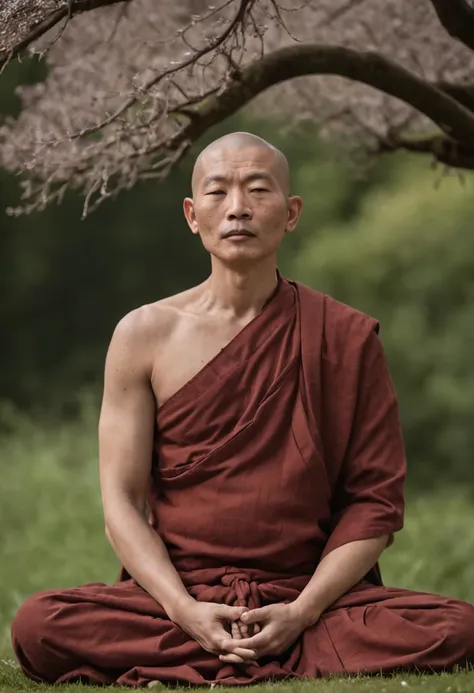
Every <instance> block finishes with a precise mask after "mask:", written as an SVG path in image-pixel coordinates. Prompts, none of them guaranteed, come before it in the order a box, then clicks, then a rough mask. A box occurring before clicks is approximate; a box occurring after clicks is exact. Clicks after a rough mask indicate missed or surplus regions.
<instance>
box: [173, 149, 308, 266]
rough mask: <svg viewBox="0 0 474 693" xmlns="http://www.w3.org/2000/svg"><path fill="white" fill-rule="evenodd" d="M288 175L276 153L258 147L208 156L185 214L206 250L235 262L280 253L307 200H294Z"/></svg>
mask: <svg viewBox="0 0 474 693" xmlns="http://www.w3.org/2000/svg"><path fill="white" fill-rule="evenodd" d="M288 185H289V183H288V176H287V172H286V170H285V169H284V167H283V166H282V163H281V161H280V160H279V159H278V157H277V156H276V155H275V153H274V152H273V151H272V150H270V149H266V148H262V147H258V146H252V145H249V146H245V147H243V146H240V147H237V146H228V145H227V146H226V145H223V146H219V147H214V148H212V149H211V150H210V151H208V152H205V153H204V155H203V156H202V159H201V160H200V161H198V163H197V165H196V170H195V173H194V176H193V199H190V198H187V199H186V200H185V201H184V212H185V215H186V219H187V221H188V224H189V226H190V228H191V230H192V232H193V233H195V234H199V235H200V236H201V239H202V242H203V244H204V247H205V248H206V250H208V251H209V253H211V254H212V255H213V256H214V257H217V258H218V259H220V260H222V261H223V262H226V263H231V264H235V263H238V264H242V263H244V264H245V263H248V262H252V263H253V262H255V261H259V260H262V259H264V258H266V257H268V256H271V255H274V254H275V252H276V249H277V248H278V246H279V245H280V243H281V240H282V238H283V236H284V235H285V233H289V232H291V231H293V230H294V228H295V226H296V224H297V221H298V218H299V215H300V212H301V206H302V202H301V198H299V197H288Z"/></svg>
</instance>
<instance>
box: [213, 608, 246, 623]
mask: <svg viewBox="0 0 474 693" xmlns="http://www.w3.org/2000/svg"><path fill="white" fill-rule="evenodd" d="M218 606H219V608H218V610H217V613H218V615H219V616H220V617H221V618H227V619H229V621H237V620H238V619H239V618H241V616H242V615H243V614H244V613H245V612H247V611H248V607H246V606H228V605H227V604H219V605H218Z"/></svg>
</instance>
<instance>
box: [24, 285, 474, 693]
mask: <svg viewBox="0 0 474 693" xmlns="http://www.w3.org/2000/svg"><path fill="white" fill-rule="evenodd" d="M377 332H378V324H377V322H376V321H375V320H373V319H371V318H369V317H367V316H366V315H363V314H362V313H360V312H358V311H355V310H353V309H352V308H349V307H348V306H345V305H343V304H341V303H339V302H337V301H335V300H333V299H331V298H329V297H328V296H325V295H323V294H321V293H318V292H316V291H313V290H311V289H309V288H307V287H305V286H302V285H300V284H298V283H294V282H290V281H288V280H286V279H283V278H281V277H280V279H279V285H278V289H277V291H276V293H275V295H274V296H273V297H272V299H271V300H270V301H269V302H268V304H267V305H266V307H265V308H264V309H263V311H262V312H261V313H260V314H259V315H258V316H257V317H256V318H255V319H254V320H253V321H252V322H251V323H249V324H248V325H247V326H246V327H245V328H244V329H243V330H242V331H241V332H240V333H239V334H238V335H237V336H236V337H235V338H234V339H233V340H232V341H231V342H230V343H229V344H228V345H227V346H226V347H225V348H224V349H223V350H222V351H221V352H220V353H219V354H218V355H217V356H216V357H215V358H214V359H212V361H211V362H210V363H208V364H207V365H206V366H205V367H204V368H203V369H202V370H201V371H200V372H199V373H197V375H196V376H195V377H194V378H192V380H191V381H189V382H188V383H187V384H186V385H184V387H182V388H181V389H180V390H179V391H178V392H177V393H176V394H175V395H174V396H173V397H171V399H169V400H168V401H167V402H166V403H165V404H164V405H163V406H162V407H160V409H159V410H158V414H157V428H156V430H157V434H156V446H155V456H154V461H153V470H152V483H151V495H150V503H149V504H150V509H151V518H150V521H151V522H152V524H153V525H154V527H155V528H156V529H157V531H158V532H159V533H160V536H161V537H162V539H163V541H164V542H165V544H166V546H167V549H168V551H169V554H170V558H171V560H172V562H173V564H174V566H175V567H176V569H177V570H178V572H179V574H180V576H181V579H182V580H183V582H184V584H185V586H186V587H187V589H188V591H189V593H190V594H191V595H192V596H193V597H195V598H196V599H197V600H202V601H209V602H217V603H226V604H230V605H246V606H248V607H250V608H255V607H258V606H263V605H266V604H271V603H275V602H283V601H292V600H294V599H295V598H296V597H297V596H298V595H299V594H300V592H301V591H302V589H303V588H304V587H305V585H306V584H307V583H308V581H309V579H310V577H311V575H312V574H313V572H314V570H315V568H316V566H317V564H318V561H319V560H320V559H321V557H323V556H324V555H326V554H327V553H328V552H330V551H331V550H333V549H335V548H336V547H338V546H341V545H342V544H345V543H347V542H351V541H354V540H358V539H366V538H369V537H377V536H381V535H385V534H387V535H393V533H394V532H396V531H397V530H399V529H401V527H402V524H403V505H404V504H403V482H404V476H405V455H404V449H403V442H402V436H401V431H400V425H399V420H398V412H397V404H396V398H395V394H394V391H393V387H392V384H391V381H390V377H389V374H388V371H387V366H386V361H385V357H384V353H383V349H382V346H381V344H380V342H379V339H378V336H377ZM12 638H13V645H14V648H15V652H16V655H17V657H18V660H19V662H20V664H21V666H22V668H23V671H24V672H25V673H26V674H27V675H28V676H29V677H31V678H33V679H35V680H38V681H49V682H63V681H70V680H74V679H78V678H82V679H83V680H90V681H91V682H95V683H105V684H109V683H115V682H116V683H119V684H128V685H135V686H137V685H145V684H146V683H148V682H150V681H153V680H160V681H164V682H179V683H190V684H207V685H209V684H210V683H219V684H228V685H235V684H248V683H253V682H257V681H262V680H268V679H272V680H278V679H283V678H288V677H290V678H291V677H299V678H301V677H321V676H327V675H329V674H345V673H358V672H367V673H371V672H372V673H373V672H376V673H378V672H392V671H394V670H412V669H413V670H414V669H418V670H425V671H438V670H443V669H450V668H452V667H454V666H456V665H463V664H465V663H467V662H473V663H474V606H471V605H470V604H467V603H465V602H461V601H459V600H456V599H451V598H447V597H441V596H435V595H430V594H425V593H416V592H408V591H406V590H402V589H396V588H390V587H383V586H382V582H381V579H380V573H379V571H378V567H377V566H376V567H375V568H374V569H373V570H371V571H370V573H369V574H368V575H367V576H366V579H364V580H362V581H361V582H360V583H359V584H357V585H356V586H355V587H354V588H353V589H352V590H350V591H349V592H348V593H347V594H346V595H344V596H343V597H341V598H340V599H339V600H337V601H336V602H335V603H334V604H333V605H331V606H330V607H329V608H328V609H327V610H326V611H325V612H324V614H323V615H322V616H321V618H320V619H319V621H318V622H317V623H316V624H315V625H314V626H312V627H310V628H308V629H307V630H306V631H304V633H303V634H302V635H301V637H300V638H298V640H297V641H296V642H295V643H294V645H293V646H292V647H290V648H289V649H288V650H287V651H286V652H285V653H284V654H282V655H278V656H269V657H264V658H262V659H261V660H260V661H259V662H258V663H257V664H246V665H231V664H227V663H224V662H221V661H220V660H219V659H218V657H217V656H216V655H214V654H211V653H209V652H206V651H205V650H203V649H202V648H201V646H200V645H199V644H198V643H197V642H196V641H194V640H193V639H192V638H191V637H189V636H188V635H187V634H186V633H184V632H183V631H182V630H181V628H179V627H178V626H177V625H175V624H174V623H172V622H171V621H170V620H169V619H168V617H167V615H166V613H165V612H164V610H163V609H162V607H161V606H160V605H159V604H158V603H157V602H156V601H155V600H154V599H153V598H152V597H151V596H150V595H149V594H147V593H146V592H145V591H144V590H143V589H142V588H141V587H140V586H139V585H137V583H136V582H135V581H134V580H133V579H131V578H130V577H129V576H128V575H127V574H126V573H125V572H123V573H122V576H121V581H120V582H119V583H118V584H116V585H113V586H108V585H104V584H102V583H97V584H90V585H85V586H82V587H78V588H74V589H64V590H59V591H47V592H42V593H40V594H38V595H35V596H33V597H30V599H29V600H27V602H25V604H24V605H23V606H22V607H21V608H20V610H19V612H18V614H17V616H16V618H15V621H14V623H13V626H12Z"/></svg>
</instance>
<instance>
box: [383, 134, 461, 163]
mask: <svg viewBox="0 0 474 693" xmlns="http://www.w3.org/2000/svg"><path fill="white" fill-rule="evenodd" d="M400 149H403V150H405V151H408V152H416V153H421V154H431V155H432V156H433V157H434V159H435V160H436V161H439V162H440V163H442V164H446V165H447V166H450V167H452V168H462V169H471V170H474V146H470V145H469V144H467V143H464V142H462V143H460V142H454V141H453V140H452V139H451V138H449V137H446V135H441V134H435V135H427V136H426V137H416V136H413V137H407V136H405V137H398V136H394V137H390V136H389V137H388V138H386V139H384V140H383V141H379V148H378V151H379V152H380V153H384V152H394V151H398V150H400Z"/></svg>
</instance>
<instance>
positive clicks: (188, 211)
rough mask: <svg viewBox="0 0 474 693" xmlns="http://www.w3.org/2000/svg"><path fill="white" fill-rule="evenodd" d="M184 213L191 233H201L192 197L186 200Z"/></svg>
mask: <svg viewBox="0 0 474 693" xmlns="http://www.w3.org/2000/svg"><path fill="white" fill-rule="evenodd" d="M183 211H184V216H185V217H186V221H187V222H188V226H189V228H190V229H191V231H192V232H193V233H195V234H197V233H199V227H198V224H197V221H196V213H195V211H194V202H193V200H192V198H191V197H185V198H184V201H183Z"/></svg>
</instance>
